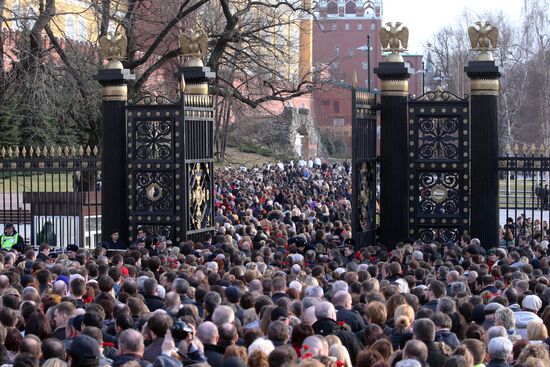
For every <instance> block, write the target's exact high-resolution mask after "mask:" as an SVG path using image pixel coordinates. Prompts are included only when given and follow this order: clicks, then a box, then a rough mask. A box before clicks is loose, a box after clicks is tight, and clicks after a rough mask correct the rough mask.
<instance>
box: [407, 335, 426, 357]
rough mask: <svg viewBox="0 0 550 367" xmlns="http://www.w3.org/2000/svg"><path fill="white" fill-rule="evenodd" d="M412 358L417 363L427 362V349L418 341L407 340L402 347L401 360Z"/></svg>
mask: <svg viewBox="0 0 550 367" xmlns="http://www.w3.org/2000/svg"><path fill="white" fill-rule="evenodd" d="M406 358H414V359H418V360H419V361H426V360H428V347H427V346H426V344H425V343H424V342H422V341H420V340H414V339H412V340H409V341H407V342H406V343H405V346H404V347H403V359H406Z"/></svg>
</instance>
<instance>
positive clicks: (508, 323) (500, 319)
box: [495, 307, 516, 330]
mask: <svg viewBox="0 0 550 367" xmlns="http://www.w3.org/2000/svg"><path fill="white" fill-rule="evenodd" d="M495 323H496V324H497V325H502V326H503V327H504V328H505V329H506V330H511V329H514V328H515V327H516V315H514V311H512V310H510V309H509V308H508V307H504V308H501V309H499V310H497V311H496V312H495Z"/></svg>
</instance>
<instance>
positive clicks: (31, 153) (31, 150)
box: [29, 145, 34, 157]
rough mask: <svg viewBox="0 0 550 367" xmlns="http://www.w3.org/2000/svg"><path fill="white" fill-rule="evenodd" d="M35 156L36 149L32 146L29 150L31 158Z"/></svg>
mask: <svg viewBox="0 0 550 367" xmlns="http://www.w3.org/2000/svg"><path fill="white" fill-rule="evenodd" d="M33 155H34V148H33V147H32V145H31V146H30V148H29V157H32V156H33Z"/></svg>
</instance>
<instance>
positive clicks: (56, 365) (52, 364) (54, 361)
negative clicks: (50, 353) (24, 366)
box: [42, 358, 67, 367]
mask: <svg viewBox="0 0 550 367" xmlns="http://www.w3.org/2000/svg"><path fill="white" fill-rule="evenodd" d="M42 366H45V367H67V362H65V361H64V360H62V359H59V358H50V359H47V360H46V361H44V363H42Z"/></svg>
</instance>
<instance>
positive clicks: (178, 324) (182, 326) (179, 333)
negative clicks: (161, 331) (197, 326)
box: [170, 320, 193, 340]
mask: <svg viewBox="0 0 550 367" xmlns="http://www.w3.org/2000/svg"><path fill="white" fill-rule="evenodd" d="M170 331H171V332H172V337H173V338H174V339H176V340H183V339H185V338H187V336H188V335H189V334H191V333H193V328H192V327H191V326H189V325H188V324H187V323H185V322H183V321H181V320H177V321H175V322H174V326H172V329H171V330H170Z"/></svg>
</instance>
